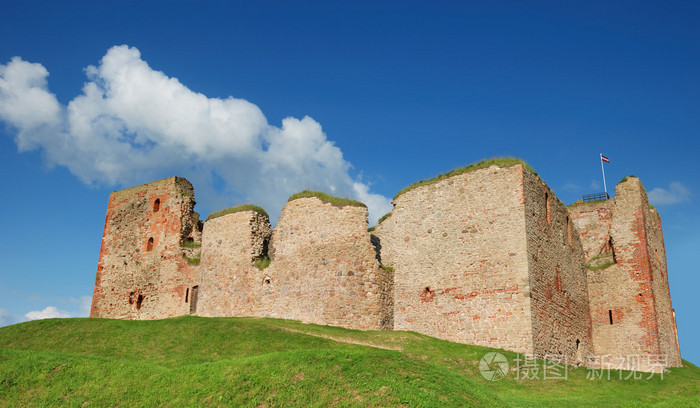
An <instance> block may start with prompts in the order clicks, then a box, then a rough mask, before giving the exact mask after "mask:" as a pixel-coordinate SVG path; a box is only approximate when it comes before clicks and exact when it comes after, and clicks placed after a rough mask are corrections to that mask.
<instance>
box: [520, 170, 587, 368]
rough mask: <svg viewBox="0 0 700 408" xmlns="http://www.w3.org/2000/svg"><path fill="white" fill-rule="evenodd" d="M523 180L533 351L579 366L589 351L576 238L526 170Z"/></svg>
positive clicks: (557, 204)
mask: <svg viewBox="0 0 700 408" xmlns="http://www.w3.org/2000/svg"><path fill="white" fill-rule="evenodd" d="M523 177H524V189H523V190H524V193H525V200H524V201H525V215H526V216H525V225H526V234H525V235H526V240H527V251H528V261H529V279H530V281H529V282H530V284H529V286H530V294H529V295H530V298H531V305H530V307H531V313H532V328H533V329H532V330H533V345H534V350H535V353H536V354H537V355H538V356H541V357H544V356H547V355H551V356H566V357H567V361H568V362H570V363H583V362H584V361H583V360H584V359H585V356H587V355H590V354H592V352H593V348H592V344H591V343H592V338H591V320H590V310H589V302H588V283H587V281H586V271H585V267H584V255H583V249H582V247H581V242H580V239H579V234H578V233H577V231H576V228H575V227H574V226H573V223H572V222H571V220H570V218H569V213H568V211H567V209H566V206H564V204H563V203H562V202H561V201H560V200H559V199H558V198H557V197H556V196H555V195H554V193H553V192H552V191H551V190H550V189H549V187H547V185H546V184H545V183H544V182H543V181H542V180H541V179H540V178H539V177H538V176H536V175H534V174H532V173H530V172H528V171H525V172H524V173H523Z"/></svg>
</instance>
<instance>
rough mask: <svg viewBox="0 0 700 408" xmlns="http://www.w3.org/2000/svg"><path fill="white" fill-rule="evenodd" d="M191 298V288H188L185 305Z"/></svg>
mask: <svg viewBox="0 0 700 408" xmlns="http://www.w3.org/2000/svg"><path fill="white" fill-rule="evenodd" d="M189 298H190V288H187V290H186V291H185V303H187V301H188V300H189Z"/></svg>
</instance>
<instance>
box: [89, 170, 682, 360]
mask: <svg viewBox="0 0 700 408" xmlns="http://www.w3.org/2000/svg"><path fill="white" fill-rule="evenodd" d="M470 170H471V171H466V172H461V173H459V172H457V173H459V174H457V173H455V174H451V175H449V176H448V177H444V178H440V179H437V180H434V181H432V182H428V183H424V184H421V185H418V186H415V187H413V188H411V189H409V190H407V191H405V192H403V193H402V194H400V195H399V196H398V197H396V198H395V200H394V209H393V211H392V213H391V215H390V216H389V217H388V218H386V219H385V220H384V221H383V222H381V223H380V224H379V225H378V226H377V227H376V228H375V229H374V231H373V233H372V234H370V233H369V232H368V229H367V209H366V207H364V206H363V205H361V203H351V204H345V201H342V200H338V201H333V200H328V199H327V197H326V198H324V197H321V196H319V195H316V196H313V194H312V196H308V195H304V196H300V198H294V199H292V200H290V201H289V202H288V203H287V205H286V206H285V207H284V209H283V210H282V214H281V216H280V218H279V221H278V222H277V225H276V226H275V228H274V230H273V229H271V226H270V222H269V219H268V217H267V215H266V214H264V211H263V210H262V209H259V208H258V207H254V206H245V207H239V208H236V209H235V210H231V211H237V212H229V213H227V214H225V215H221V216H218V217H216V218H213V219H210V220H208V221H207V222H206V223H204V224H202V223H201V222H200V221H199V220H198V215H197V214H196V213H194V212H193V207H194V198H193V193H192V185H191V184H190V183H189V182H188V181H187V180H185V179H181V178H177V177H172V178H169V179H164V180H160V181H156V182H153V183H149V184H144V185H142V186H137V187H133V188H130V189H126V190H122V191H118V192H115V193H113V194H112V195H111V196H110V200H109V206H108V209H107V218H106V222H105V230H104V237H103V241H102V248H101V251H100V260H99V264H98V270H97V276H96V280H95V291H94V294H93V303H92V311H91V316H92V317H111V318H121V319H156V318H165V317H171V316H178V315H183V314H188V313H196V314H198V315H200V316H257V317H277V318H286V319H296V320H300V321H303V322H308V323H317V324H326V325H335V326H342V327H348V328H355V329H365V330H368V329H371V330H413V331H416V332H419V333H423V334H427V335H431V336H435V337H438V338H442V339H446V340H452V341H457V342H462V343H469V344H477V345H483V346H491V347H499V348H504V349H508V350H513V351H517V352H521V353H527V354H534V355H537V356H539V357H552V356H566V361H567V362H568V363H570V364H589V365H596V364H597V363H596V362H595V361H593V362H591V359H590V356H594V355H596V356H599V357H601V356H602V357H603V358H609V359H612V358H614V357H616V356H627V357H629V356H639V357H647V356H658V355H666V356H667V361H666V362H665V364H662V365H670V366H678V365H680V352H679V348H678V338H677V332H676V324H675V318H674V315H673V309H672V307H671V298H670V292H669V288H668V276H667V271H666V253H665V249H664V244H663V232H662V230H661V220H660V218H659V215H658V213H657V212H656V211H655V210H653V209H651V208H650V207H649V205H648V202H647V197H646V193H645V192H644V188H643V186H642V185H641V183H640V182H639V180H638V179H636V178H629V179H628V180H627V181H625V182H623V183H621V184H619V185H618V186H617V189H616V197H615V198H614V199H610V200H606V201H603V202H599V203H581V204H576V205H573V206H570V207H569V208H567V207H565V206H564V204H562V203H561V201H559V199H558V198H556V196H555V195H554V193H553V192H552V191H551V190H550V189H549V188H548V187H547V185H546V184H545V183H544V182H543V181H542V180H541V179H540V178H539V177H538V176H537V175H536V174H534V173H533V172H532V171H530V170H528V168H526V167H525V166H523V165H522V164H513V165H508V166H497V165H492V166H491V167H486V168H479V169H470ZM295 197H296V196H295ZM333 203H335V204H333ZM200 259H201V264H199V265H196V264H197V261H199V260H200ZM267 259H269V260H270V262H269V266H267V267H266V268H264V269H259V267H260V268H263V266H262V265H261V264H259V263H258V261H261V260H267ZM188 261H189V262H188ZM256 265H257V266H256ZM640 361H641V360H640ZM629 368H634V369H637V370H641V371H652V370H658V369H659V365H658V364H657V365H655V366H651V365H643V364H638V365H636V366H634V367H629Z"/></svg>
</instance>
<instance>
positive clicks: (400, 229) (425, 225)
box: [374, 165, 534, 353]
mask: <svg viewBox="0 0 700 408" xmlns="http://www.w3.org/2000/svg"><path fill="white" fill-rule="evenodd" d="M374 235H375V236H376V237H377V238H378V240H379V244H380V246H381V259H382V263H383V264H385V265H388V266H391V267H393V268H394V329H396V330H412V331H416V332H419V333H422V334H426V335H429V336H434V337H438V338H441V339H446V340H451V341H457V342H461V343H468V344H477V345H482V346H490V347H499V348H505V349H508V350H514V351H519V352H524V353H533V352H534V348H533V346H534V345H533V341H532V336H533V333H532V319H531V312H530V310H531V300H530V297H529V293H530V289H529V277H528V249H527V239H526V231H525V203H524V190H523V167H522V166H521V165H516V166H512V167H507V168H500V167H498V166H491V167H489V168H486V169H481V170H476V171H472V172H468V173H464V174H460V175H456V176H452V177H450V178H447V179H444V180H440V181H436V182H434V183H431V184H427V185H423V186H420V187H417V188H414V189H412V190H409V191H407V192H405V193H403V194H401V195H400V196H398V197H397V198H396V199H395V200H394V209H393V211H392V215H391V216H390V217H389V218H387V219H386V220H385V221H383V222H382V223H381V224H380V225H378V226H377V227H376V229H375V230H374Z"/></svg>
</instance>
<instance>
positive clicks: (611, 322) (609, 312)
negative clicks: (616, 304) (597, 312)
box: [608, 310, 613, 324]
mask: <svg viewBox="0 0 700 408" xmlns="http://www.w3.org/2000/svg"><path fill="white" fill-rule="evenodd" d="M608 317H610V324H613V320H612V310H608Z"/></svg>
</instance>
